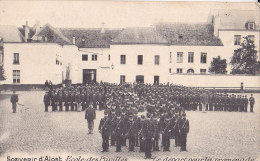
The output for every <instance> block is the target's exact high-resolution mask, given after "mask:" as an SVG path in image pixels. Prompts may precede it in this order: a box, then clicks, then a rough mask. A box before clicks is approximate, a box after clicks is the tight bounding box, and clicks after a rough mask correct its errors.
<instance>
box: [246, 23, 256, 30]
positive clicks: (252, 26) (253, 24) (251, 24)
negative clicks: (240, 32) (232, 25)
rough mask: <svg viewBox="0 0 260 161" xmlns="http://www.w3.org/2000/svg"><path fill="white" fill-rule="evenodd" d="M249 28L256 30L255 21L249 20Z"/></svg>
mask: <svg viewBox="0 0 260 161" xmlns="http://www.w3.org/2000/svg"><path fill="white" fill-rule="evenodd" d="M247 29H249V30H254V29H255V23H254V22H249V23H248V24H247Z"/></svg>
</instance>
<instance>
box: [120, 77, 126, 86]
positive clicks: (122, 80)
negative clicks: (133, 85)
mask: <svg viewBox="0 0 260 161" xmlns="http://www.w3.org/2000/svg"><path fill="white" fill-rule="evenodd" d="M123 83H125V75H120V84H123Z"/></svg>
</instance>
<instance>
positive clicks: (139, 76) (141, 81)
mask: <svg viewBox="0 0 260 161" xmlns="http://www.w3.org/2000/svg"><path fill="white" fill-rule="evenodd" d="M136 82H137V83H144V76H143V75H137V76H136Z"/></svg>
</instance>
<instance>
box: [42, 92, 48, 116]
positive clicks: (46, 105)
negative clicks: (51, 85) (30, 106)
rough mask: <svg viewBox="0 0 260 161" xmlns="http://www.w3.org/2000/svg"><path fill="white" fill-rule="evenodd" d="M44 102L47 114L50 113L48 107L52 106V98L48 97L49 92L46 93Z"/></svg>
mask: <svg viewBox="0 0 260 161" xmlns="http://www.w3.org/2000/svg"><path fill="white" fill-rule="evenodd" d="M43 102H44V106H45V112H48V107H49V105H50V97H49V95H48V92H46V93H45V95H44V98H43Z"/></svg>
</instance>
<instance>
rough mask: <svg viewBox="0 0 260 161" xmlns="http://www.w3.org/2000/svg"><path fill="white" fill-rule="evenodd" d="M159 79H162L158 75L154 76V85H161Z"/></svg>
mask: <svg viewBox="0 0 260 161" xmlns="http://www.w3.org/2000/svg"><path fill="white" fill-rule="evenodd" d="M159 78H160V77H159V76H157V75H156V76H154V79H153V80H154V81H153V84H154V85H159V84H160V82H159Z"/></svg>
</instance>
